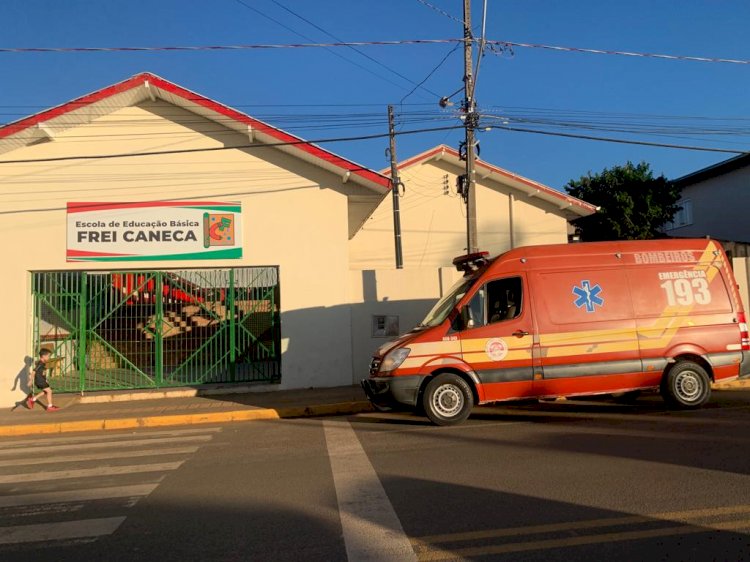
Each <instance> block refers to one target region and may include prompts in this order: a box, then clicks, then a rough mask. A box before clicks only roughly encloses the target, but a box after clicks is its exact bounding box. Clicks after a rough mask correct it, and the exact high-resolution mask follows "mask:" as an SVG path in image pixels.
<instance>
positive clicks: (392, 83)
mask: <svg viewBox="0 0 750 562" xmlns="http://www.w3.org/2000/svg"><path fill="white" fill-rule="evenodd" d="M235 1H236V2H237V3H238V4H240V5H242V6H244V7H245V8H247V9H248V10H252V11H253V12H255V13H256V14H258V15H260V16H262V17H264V18H266V19H267V20H269V21H272V22H273V23H275V24H276V25H279V26H281V27H283V28H284V29H286V30H287V31H291V32H292V33H294V34H295V35H297V36H299V37H302V38H303V39H305V40H307V41H314V39H311V38H309V37H307V36H306V35H303V34H302V33H299V32H298V31H295V30H294V29H292V28H291V27H289V26H287V25H285V24H284V23H282V22H280V21H279V20H277V19H275V18H272V17H271V16H269V15H267V14H265V13H263V12H261V11H260V10H258V9H257V8H254V7H252V6H249V5H248V4H246V3H245V2H243V0H235ZM282 7H283V6H282ZM285 9H286V8H285ZM287 11H289V10H287ZM295 15H296V14H295ZM336 40H337V41H338V39H336ZM350 48H352V49H354V47H350ZM326 50H327V51H328V52H330V53H331V54H332V55H334V56H337V57H339V58H340V59H342V60H345V61H346V62H348V63H350V64H353V65H354V66H356V67H358V68H361V69H362V70H364V71H365V72H368V73H369V74H372V75H373V76H376V77H377V78H380V79H381V80H385V81H386V82H388V83H389V84H391V85H393V86H396V87H398V88H401V87H402V86H401V84H397V83H395V82H393V81H392V80H390V79H388V78H386V77H385V76H381V75H380V74H378V73H376V72H374V71H372V70H371V69H369V68H367V67H365V66H362V65H361V64H359V63H358V62H356V61H353V60H351V59H349V58H347V57H345V56H344V55H342V54H341V53H337V52H335V51H332V50H331V49H329V48H326Z"/></svg>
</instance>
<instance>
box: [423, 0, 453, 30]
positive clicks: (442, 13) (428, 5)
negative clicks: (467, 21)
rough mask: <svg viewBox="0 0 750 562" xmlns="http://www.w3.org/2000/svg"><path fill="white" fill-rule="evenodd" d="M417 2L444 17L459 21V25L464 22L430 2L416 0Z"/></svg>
mask: <svg viewBox="0 0 750 562" xmlns="http://www.w3.org/2000/svg"><path fill="white" fill-rule="evenodd" d="M417 2H419V3H420V4H422V5H423V6H427V7H428V8H430V9H431V10H435V11H436V12H437V13H438V14H441V15H443V16H445V17H446V18H449V19H452V20H453V21H455V22H457V23H460V24H461V25H463V24H464V22H463V20H460V19H458V18H457V17H455V16H453V15H451V14H449V13H448V12H446V11H445V10H443V9H442V8H438V7H437V6H435V5H433V4H430V3H429V2H426V1H425V0H417Z"/></svg>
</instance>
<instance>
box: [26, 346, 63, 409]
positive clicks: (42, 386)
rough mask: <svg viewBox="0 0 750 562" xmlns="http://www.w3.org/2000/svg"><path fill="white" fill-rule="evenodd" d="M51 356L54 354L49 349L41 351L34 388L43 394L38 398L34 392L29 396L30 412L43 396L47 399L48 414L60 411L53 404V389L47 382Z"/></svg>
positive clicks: (27, 403) (27, 400) (27, 401)
mask: <svg viewBox="0 0 750 562" xmlns="http://www.w3.org/2000/svg"><path fill="white" fill-rule="evenodd" d="M50 355H52V352H51V351H50V350H49V349H41V350H40V351H39V361H37V364H36V367H34V386H35V387H37V388H38V389H39V390H41V392H40V393H39V394H37V395H36V396H34V393H33V392H32V393H31V394H29V397H28V398H27V399H26V407H27V408H28V409H29V410H31V409H32V408H33V407H34V402H36V401H37V400H38V399H39V397H40V396H42V395H44V396H45V397H46V400H47V411H48V412H54V411H55V410H59V409H60V408H58V407H57V406H54V405H53V404H52V389H51V388H50V386H49V382H47V375H46V374H45V372H44V371H45V370H46V369H47V361H49V357H50Z"/></svg>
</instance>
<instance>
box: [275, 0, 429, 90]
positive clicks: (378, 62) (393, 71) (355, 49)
mask: <svg viewBox="0 0 750 562" xmlns="http://www.w3.org/2000/svg"><path fill="white" fill-rule="evenodd" d="M270 1H271V2H273V3H274V4H276V5H277V6H279V7H280V8H282V9H283V10H286V11H287V12H289V13H290V14H292V15H293V16H294V17H296V18H299V19H301V20H302V21H304V22H305V23H307V24H309V25H311V26H313V27H314V28H315V29H317V30H318V31H322V32H323V33H325V34H326V35H328V37H330V38H331V39H333V40H335V41H339V42H343V39H340V38H339V37H336V36H335V35H333V34H332V33H330V32H328V31H326V30H325V29H323V28H322V27H320V26H319V25H317V24H315V23H313V22H311V21H310V20H309V19H307V18H305V17H303V16H301V15H300V14H298V13H297V12H295V11H294V10H291V9H290V8H288V7H286V6H284V5H283V4H282V3H281V2H279V1H278V0H270ZM350 49H351V50H352V51H354V52H355V53H358V54H359V55H361V56H363V57H365V58H366V59H367V60H370V61H372V62H374V63H375V64H377V65H378V66H380V67H382V68H384V69H386V70H387V71H388V72H391V73H393V74H395V75H396V76H398V77H399V78H401V79H403V80H406V81H407V82H409V83H410V84H413V85H415V89H416V88H422V89H423V90H424V91H426V92H428V93H430V94H432V95H433V96H435V97H436V98H439V97H440V95H439V94H436V93H435V92H433V91H432V90H430V89H428V88H425V87H423V86H422V84H424V80H423V81H422V82H420V83H419V84H417V83H416V82H414V80H412V79H411V78H409V77H407V76H404V75H403V74H401V73H400V72H398V71H396V70H393V69H392V68H391V67H389V66H388V65H386V64H384V63H382V62H381V61H379V60H377V59H375V58H373V57H371V56H370V55H368V54H367V53H365V52H363V51H361V50H359V49H357V48H356V47H350ZM413 91H414V90H412V92H413ZM410 93H411V92H410Z"/></svg>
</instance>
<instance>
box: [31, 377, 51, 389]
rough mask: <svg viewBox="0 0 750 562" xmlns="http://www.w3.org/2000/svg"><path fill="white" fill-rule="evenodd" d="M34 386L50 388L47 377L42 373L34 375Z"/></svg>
mask: <svg viewBox="0 0 750 562" xmlns="http://www.w3.org/2000/svg"><path fill="white" fill-rule="evenodd" d="M34 386H35V387H37V388H38V389H39V390H44V389H45V388H49V383H48V382H47V377H45V376H42V375H34Z"/></svg>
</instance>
